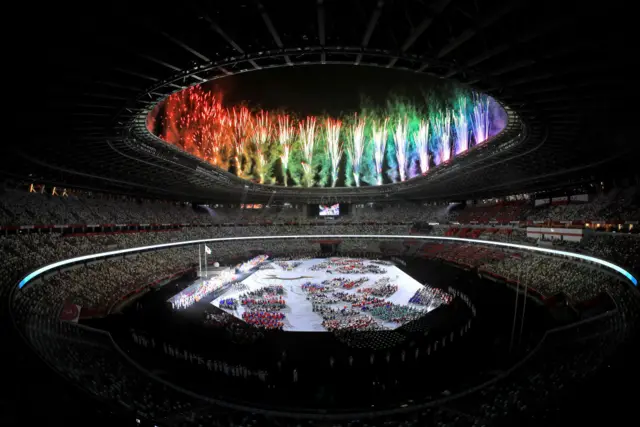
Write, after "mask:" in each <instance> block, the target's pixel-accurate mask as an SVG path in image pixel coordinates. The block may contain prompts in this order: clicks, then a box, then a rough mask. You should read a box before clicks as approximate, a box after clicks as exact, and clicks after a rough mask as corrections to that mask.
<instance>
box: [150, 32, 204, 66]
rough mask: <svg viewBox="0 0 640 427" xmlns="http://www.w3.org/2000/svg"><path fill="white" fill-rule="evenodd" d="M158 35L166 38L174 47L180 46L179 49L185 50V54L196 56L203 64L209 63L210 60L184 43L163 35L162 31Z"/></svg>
mask: <svg viewBox="0 0 640 427" xmlns="http://www.w3.org/2000/svg"><path fill="white" fill-rule="evenodd" d="M160 34H162V35H163V36H165V37H166V38H168V39H169V40H171V41H172V42H173V43H175V44H176V45H178V46H180V47H181V48H183V49H184V50H186V51H187V52H189V53H191V54H193V55H195V56H197V57H198V58H200V59H201V60H203V61H204V62H211V59H209V58H208V57H206V56H204V55H203V54H201V53H200V52H198V51H197V50H195V49H193V48H192V47H190V46H188V45H187V44H186V43H184V42H183V41H180V40H178V39H177V38H175V37H173V36H172V35H170V34H167V33H165V32H164V31H162V32H161V33H160Z"/></svg>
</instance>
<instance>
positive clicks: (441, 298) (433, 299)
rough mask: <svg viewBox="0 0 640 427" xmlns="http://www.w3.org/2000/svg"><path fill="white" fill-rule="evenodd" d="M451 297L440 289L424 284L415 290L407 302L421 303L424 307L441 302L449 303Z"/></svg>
mask: <svg viewBox="0 0 640 427" xmlns="http://www.w3.org/2000/svg"><path fill="white" fill-rule="evenodd" d="M452 299H453V297H452V296H451V294H449V293H447V292H445V291H443V290H442V289H438V288H432V287H431V286H424V287H422V288H420V289H418V290H417V291H416V293H415V294H413V296H412V297H411V298H409V302H410V303H411V304H416V305H422V306H426V307H437V306H439V305H441V304H450V303H451V300H452Z"/></svg>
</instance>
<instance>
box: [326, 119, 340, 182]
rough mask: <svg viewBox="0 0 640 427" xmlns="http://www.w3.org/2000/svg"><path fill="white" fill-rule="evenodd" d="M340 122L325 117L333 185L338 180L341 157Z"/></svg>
mask: <svg viewBox="0 0 640 427" xmlns="http://www.w3.org/2000/svg"><path fill="white" fill-rule="evenodd" d="M341 127H342V122H341V121H340V120H333V119H327V121H326V128H327V146H328V149H329V158H330V159H331V186H332V187H335V186H336V183H337V182H338V169H339V167H340V158H341V157H342V146H341V145H340V128H341Z"/></svg>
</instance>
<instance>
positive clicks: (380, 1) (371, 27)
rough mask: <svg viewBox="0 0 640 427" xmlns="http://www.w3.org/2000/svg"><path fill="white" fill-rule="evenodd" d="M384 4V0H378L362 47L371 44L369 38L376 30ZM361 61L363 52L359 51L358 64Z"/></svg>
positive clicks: (363, 38)
mask: <svg viewBox="0 0 640 427" xmlns="http://www.w3.org/2000/svg"><path fill="white" fill-rule="evenodd" d="M382 6H384V0H378V3H377V4H376V7H375V9H373V13H371V18H369V23H368V24H367V30H366V31H365V33H364V36H362V43H361V46H362V47H367V46H368V45H369V40H371V35H372V34H373V30H375V28H376V25H377V24H378V19H379V18H380V14H381V13H382ZM360 61H362V54H361V53H359V54H358V56H357V58H356V65H359V64H360Z"/></svg>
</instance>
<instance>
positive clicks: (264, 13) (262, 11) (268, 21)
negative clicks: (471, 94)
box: [258, 2, 293, 65]
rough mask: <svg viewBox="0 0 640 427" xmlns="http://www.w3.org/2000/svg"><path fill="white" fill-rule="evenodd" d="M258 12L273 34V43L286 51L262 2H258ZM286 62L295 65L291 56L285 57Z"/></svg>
mask: <svg viewBox="0 0 640 427" xmlns="http://www.w3.org/2000/svg"><path fill="white" fill-rule="evenodd" d="M258 11H259V12H260V15H261V16H262V20H263V21H264V24H265V25H266V26H267V29H268V30H269V32H270V33H271V37H273V41H275V42H276V46H278V47H279V48H280V49H284V45H283V44H282V40H280V35H279V34H278V31H277V30H276V27H275V26H274V25H273V22H272V21H271V18H270V17H269V14H268V13H267V9H266V8H265V7H264V5H263V4H262V3H261V2H258ZM284 60H285V61H286V62H287V64H288V65H293V63H292V62H291V58H289V55H284Z"/></svg>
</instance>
